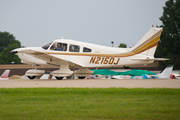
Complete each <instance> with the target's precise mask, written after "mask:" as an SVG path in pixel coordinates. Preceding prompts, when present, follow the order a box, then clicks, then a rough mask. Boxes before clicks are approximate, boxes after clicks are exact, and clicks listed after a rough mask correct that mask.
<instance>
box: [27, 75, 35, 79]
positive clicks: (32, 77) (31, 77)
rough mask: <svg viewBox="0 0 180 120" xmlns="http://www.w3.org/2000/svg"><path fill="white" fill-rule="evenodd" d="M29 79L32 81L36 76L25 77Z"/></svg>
mask: <svg viewBox="0 0 180 120" xmlns="http://www.w3.org/2000/svg"><path fill="white" fill-rule="evenodd" d="M27 77H28V78H29V79H31V80H32V79H34V78H35V77H36V76H27Z"/></svg>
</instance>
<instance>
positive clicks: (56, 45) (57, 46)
mask: <svg viewBox="0 0 180 120" xmlns="http://www.w3.org/2000/svg"><path fill="white" fill-rule="evenodd" d="M50 50H56V51H67V43H61V42H55V43H54V44H53V45H52V46H51V48H50Z"/></svg>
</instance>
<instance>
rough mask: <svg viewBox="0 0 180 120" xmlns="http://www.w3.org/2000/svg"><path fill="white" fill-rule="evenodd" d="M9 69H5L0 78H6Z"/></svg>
mask: <svg viewBox="0 0 180 120" xmlns="http://www.w3.org/2000/svg"><path fill="white" fill-rule="evenodd" d="M9 72H10V70H5V71H4V73H3V74H2V75H1V77H0V79H6V78H8V76H9Z"/></svg>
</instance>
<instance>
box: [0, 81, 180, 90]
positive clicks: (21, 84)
mask: <svg viewBox="0 0 180 120" xmlns="http://www.w3.org/2000/svg"><path fill="white" fill-rule="evenodd" d="M29 87H33V88H34V87H59V88H62V87H74V88H87V87H88V88H109V87H123V88H180V80H179V79H84V80H79V79H75V80H72V79H71V80H68V79H63V80H40V79H35V80H29V79H9V80H0V88H29Z"/></svg>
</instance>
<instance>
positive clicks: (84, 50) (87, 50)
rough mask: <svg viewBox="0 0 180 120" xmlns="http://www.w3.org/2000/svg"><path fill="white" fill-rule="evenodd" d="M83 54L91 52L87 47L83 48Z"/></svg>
mask: <svg viewBox="0 0 180 120" xmlns="http://www.w3.org/2000/svg"><path fill="white" fill-rule="evenodd" d="M83 52H91V49H90V48H87V47H83Z"/></svg>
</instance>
